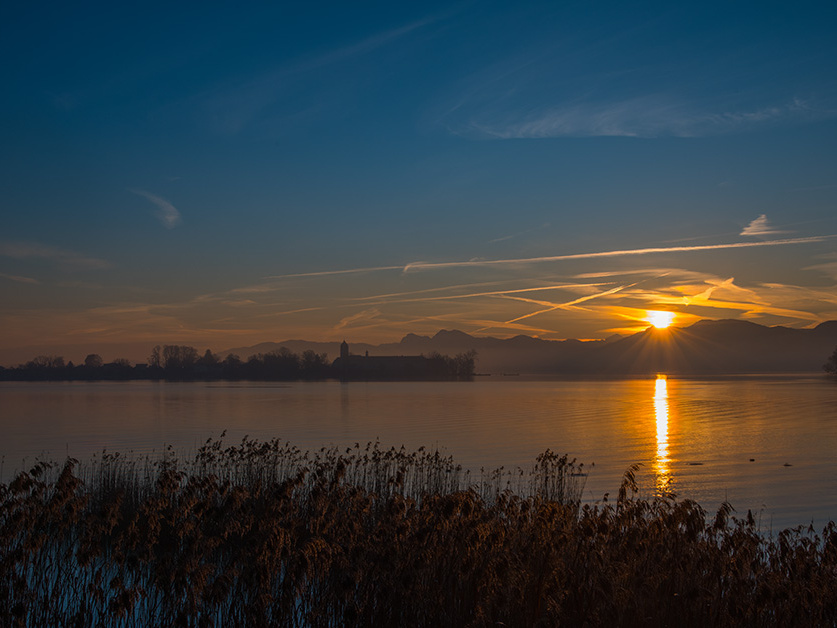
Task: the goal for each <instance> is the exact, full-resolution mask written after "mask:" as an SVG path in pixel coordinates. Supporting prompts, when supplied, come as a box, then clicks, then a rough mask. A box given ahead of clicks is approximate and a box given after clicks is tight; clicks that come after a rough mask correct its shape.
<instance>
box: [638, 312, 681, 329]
mask: <svg viewBox="0 0 837 628" xmlns="http://www.w3.org/2000/svg"><path fill="white" fill-rule="evenodd" d="M645 320H647V321H648V322H649V323H651V324H652V325H653V326H654V327H656V328H657V329H665V328H666V327H668V326H669V325H671V324H672V322H674V312H663V311H660V310H648V311H646V317H645Z"/></svg>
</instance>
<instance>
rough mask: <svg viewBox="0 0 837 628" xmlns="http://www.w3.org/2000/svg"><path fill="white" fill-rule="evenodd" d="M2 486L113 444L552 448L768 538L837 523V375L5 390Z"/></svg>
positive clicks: (601, 475) (144, 447) (610, 481)
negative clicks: (745, 522)
mask: <svg viewBox="0 0 837 628" xmlns="http://www.w3.org/2000/svg"><path fill="white" fill-rule="evenodd" d="M0 408H2V412H0V430H2V440H0V457H2V458H3V465H2V471H0V473H2V478H3V481H8V480H9V478H10V477H11V475H12V474H13V473H14V472H15V471H19V470H21V469H23V468H28V466H31V464H32V463H33V462H34V461H35V460H36V459H51V460H57V461H61V460H63V459H64V457H65V456H67V455H69V456H73V457H75V458H79V459H81V460H84V459H85V458H89V457H91V456H92V455H94V454H97V453H101V452H102V450H108V451H111V452H113V451H121V452H129V451H132V452H134V453H135V454H137V455H145V454H149V453H152V454H157V453H159V452H161V451H162V450H163V449H164V448H165V447H166V446H167V445H172V446H173V448H174V449H175V451H178V452H180V453H182V454H185V455H191V454H192V453H193V452H194V451H195V450H196V449H197V447H199V446H200V445H201V444H203V442H204V441H205V440H206V439H207V438H210V437H218V436H219V435H220V434H221V432H222V431H223V430H227V436H226V441H228V442H237V441H239V440H240V439H241V438H242V437H243V436H245V435H249V436H250V437H253V438H258V439H270V438H274V437H279V438H280V439H282V440H287V441H290V442H291V443H293V444H294V445H297V446H298V447H300V448H303V449H319V448H320V447H322V446H327V445H339V446H348V445H354V444H355V443H356V442H359V443H361V444H364V443H367V442H369V441H374V440H376V439H378V440H379V441H380V443H381V445H382V446H385V447H389V446H397V447H399V446H401V445H404V446H406V447H407V448H410V449H415V448H418V447H420V446H422V445H423V446H425V447H429V448H439V449H440V450H442V451H443V452H444V453H446V454H449V455H452V456H453V457H454V458H455V460H456V461H457V462H459V463H460V464H462V465H463V466H464V467H466V468H468V469H471V470H472V471H473V472H475V473H477V474H479V472H480V468H481V467H484V468H486V469H487V470H488V469H494V468H496V467H499V466H501V465H502V466H504V467H506V468H510V467H516V466H521V467H526V466H531V465H532V463H533V462H534V460H535V457H536V456H537V455H538V454H539V453H541V452H542V451H544V450H545V449H551V450H553V451H555V452H558V453H568V454H569V455H570V456H571V457H575V458H577V459H578V461H580V462H583V463H584V468H585V470H586V471H587V473H588V476H587V478H586V483H585V488H584V498H585V500H587V501H591V502H592V501H596V500H598V499H601V497H602V495H604V494H605V493H610V495H611V496H613V497H615V495H616V493H617V490H618V487H619V484H620V480H621V478H622V475H623V474H624V472H625V470H626V469H627V468H628V466H629V465H631V464H633V463H640V464H641V465H642V466H641V468H640V471H639V472H638V478H639V480H640V483H641V486H642V494H643V496H651V495H653V494H654V491H655V490H656V489H657V488H659V487H660V486H663V485H668V486H669V487H670V488H671V489H673V490H674V491H676V493H677V494H678V495H679V496H681V497H689V498H692V499H696V500H697V501H698V502H700V504H701V505H703V506H704V508H707V509H709V510H713V511H714V510H715V509H717V507H718V505H719V504H720V503H721V502H722V501H723V500H725V499H726V500H729V501H730V502H731V503H732V505H733V506H734V507H735V508H736V510H737V513H738V515H739V516H745V515H746V513H747V509H752V510H753V512H754V514H756V516H757V517H759V516H760V521H761V525H762V527H763V528H764V529H766V530H769V529H771V528H772V529H773V530H776V529H778V528H783V527H787V526H792V525H799V524H808V523H811V522H812V521H813V522H814V524H815V525H816V526H817V527H820V528H821V527H822V525H824V523H825V522H826V521H827V520H829V519H837V382H835V381H834V380H833V379H830V378H828V377H825V376H822V375H819V374H813V375H808V376H760V377H735V378H723V379H720V378H718V379H702V380H698V379H675V378H668V379H664V378H657V379H655V378H644V379H623V380H593V381H568V380H554V381H548V380H542V379H540V380H532V379H526V378H522V377H496V376H492V377H478V378H476V380H475V381H473V382H369V383H364V382H352V383H340V382H333V381H329V382H313V383H310V382H298V383H297V382H294V383H248V382H236V383H226V382H211V383H203V382H197V383H170V382H127V383H106V382H101V383H80V382H75V383H60V382H59V383H50V382H37V383H14V382H3V383H0Z"/></svg>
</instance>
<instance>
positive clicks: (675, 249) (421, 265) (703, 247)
mask: <svg viewBox="0 0 837 628" xmlns="http://www.w3.org/2000/svg"><path fill="white" fill-rule="evenodd" d="M832 238H837V235H824V236H810V237H807V238H785V239H783V240H768V241H766V242H731V243H729V244H698V245H694V246H666V247H651V248H645V249H621V250H616V251H600V252H598V253H573V254H570V255H550V256H547V257H527V258H518V259H494V260H471V261H467V262H414V263H412V264H407V265H406V266H405V267H404V272H409V271H411V270H424V269H432V268H455V267H461V266H495V265H502V264H533V263H538V262H560V261H564V260H572V259H594V258H597V257H623V256H627V255H650V254H652V253H684V252H691V251H717V250H720V249H746V248H752V247H759V246H781V245H786V244H810V243H812V242H823V241H825V240H830V239H832Z"/></svg>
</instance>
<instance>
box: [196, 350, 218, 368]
mask: <svg viewBox="0 0 837 628" xmlns="http://www.w3.org/2000/svg"><path fill="white" fill-rule="evenodd" d="M219 361H220V360H218V356H217V355H215V354H214V353H212V351H210V350H209V349H207V350H206V352H204V354H203V357H202V358H200V359H199V360H198V364H203V365H204V366H215V365H216V364H218V362H219Z"/></svg>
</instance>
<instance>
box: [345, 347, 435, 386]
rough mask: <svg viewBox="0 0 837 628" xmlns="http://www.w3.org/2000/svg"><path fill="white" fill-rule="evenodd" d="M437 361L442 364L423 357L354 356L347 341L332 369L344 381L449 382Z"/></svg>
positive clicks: (367, 353)
mask: <svg viewBox="0 0 837 628" xmlns="http://www.w3.org/2000/svg"><path fill="white" fill-rule="evenodd" d="M437 362H440V361H439V360H437V359H434V358H427V357H425V356H423V355H369V352H368V351H367V352H366V353H365V355H352V354H351V353H350V352H349V344H348V343H347V342H346V341H345V340H344V341H343V342H342V344H341V345H340V357H339V358H337V359H336V360H335V361H334V362H333V363H332V369H333V370H334V372H335V373H336V374H338V375H339V377H340V379H342V380H344V381H349V380H361V381H363V380H382V379H383V380H386V379H392V380H415V379H447V377H446V374H445V372H444V369H440V368H439V366H440V364H437ZM443 365H444V362H443V361H442V363H441V366H443Z"/></svg>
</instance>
